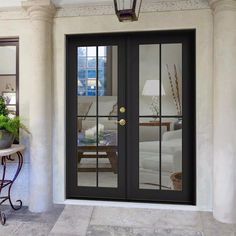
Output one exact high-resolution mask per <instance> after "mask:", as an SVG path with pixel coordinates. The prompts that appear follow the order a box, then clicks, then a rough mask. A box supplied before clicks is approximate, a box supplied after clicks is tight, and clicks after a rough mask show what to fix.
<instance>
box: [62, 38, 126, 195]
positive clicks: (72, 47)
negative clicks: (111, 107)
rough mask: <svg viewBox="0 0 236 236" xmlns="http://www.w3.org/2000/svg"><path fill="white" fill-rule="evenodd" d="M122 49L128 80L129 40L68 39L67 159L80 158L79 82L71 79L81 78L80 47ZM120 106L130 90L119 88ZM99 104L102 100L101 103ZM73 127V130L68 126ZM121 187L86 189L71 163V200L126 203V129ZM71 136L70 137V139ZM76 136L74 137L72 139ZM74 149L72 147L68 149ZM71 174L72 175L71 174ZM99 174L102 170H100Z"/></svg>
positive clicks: (121, 84) (121, 65)
mask: <svg viewBox="0 0 236 236" xmlns="http://www.w3.org/2000/svg"><path fill="white" fill-rule="evenodd" d="M112 45H114V46H118V78H125V77H126V75H125V71H126V69H125V66H126V61H125V60H124V58H125V40H124V39H123V37H121V36H118V35H117V36H116V37H113V35H89V36H88V35H80V36H78V35H76V36H67V68H68V70H67V80H66V88H67V89H66V91H67V94H66V114H67V119H66V124H67V128H66V137H67V139H66V147H67V149H66V153H67V157H68V156H72V157H76V156H77V126H76V124H77V109H76V108H77V80H71V79H69V78H76V77H77V66H76V65H77V53H76V52H77V47H83V46H112ZM125 87H126V86H125V80H122V79H118V88H125ZM118 93H119V94H118V105H119V107H120V106H125V107H126V91H124V89H118ZM96 104H98V101H97V103H96ZM118 119H126V114H122V113H119V114H118ZM68 124H69V127H68ZM118 135H119V137H118V150H119V154H118V155H119V160H118V188H104V187H98V186H97V187H82V186H79V187H78V186H77V159H76V158H73V159H71V160H70V161H67V164H66V170H67V179H66V186H67V192H66V195H67V198H78V196H80V198H81V199H82V198H91V196H94V198H97V199H104V196H106V199H118V200H119V199H120V200H124V196H125V191H126V189H125V180H126V171H125V168H126V167H125V153H126V139H125V138H122V137H126V129H125V127H121V126H118ZM68 137H70V138H68ZM71 137H72V138H71ZM68 147H70V148H68ZM68 173H70V174H68ZM97 173H98V169H97Z"/></svg>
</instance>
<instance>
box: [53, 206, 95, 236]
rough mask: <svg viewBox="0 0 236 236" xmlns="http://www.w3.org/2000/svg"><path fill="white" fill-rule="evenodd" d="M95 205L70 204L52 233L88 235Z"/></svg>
mask: <svg viewBox="0 0 236 236" xmlns="http://www.w3.org/2000/svg"><path fill="white" fill-rule="evenodd" d="M92 211H93V207H89V206H73V205H68V206H66V207H65V209H64V210H63V212H62V213H61V215H60V217H59V219H58V220H57V222H56V224H55V225H54V227H53V229H52V230H51V232H50V235H58V234H62V235H77V236H84V235H86V231H87V227H88V225H89V222H90V218H91V215H92Z"/></svg>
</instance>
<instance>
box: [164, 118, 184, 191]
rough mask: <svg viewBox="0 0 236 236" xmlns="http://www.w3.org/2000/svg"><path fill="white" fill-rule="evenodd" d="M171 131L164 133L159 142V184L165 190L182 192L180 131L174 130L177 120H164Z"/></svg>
mask: <svg viewBox="0 0 236 236" xmlns="http://www.w3.org/2000/svg"><path fill="white" fill-rule="evenodd" d="M163 122H165V123H170V124H171V126H170V127H171V130H170V131H166V132H164V134H163V135H162V142H161V159H162V161H161V182H162V185H163V186H166V187H167V188H162V189H166V190H176V191H181V190H182V129H178V130H174V129H173V128H174V125H175V123H176V122H178V119H177V118H172V119H165V120H164V121H163Z"/></svg>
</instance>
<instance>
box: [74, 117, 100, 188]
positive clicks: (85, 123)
mask: <svg viewBox="0 0 236 236" xmlns="http://www.w3.org/2000/svg"><path fill="white" fill-rule="evenodd" d="M77 127H78V139H77V146H78V186H96V183H97V182H96V170H97V148H96V146H97V136H96V118H91V117H86V118H85V117H82V118H80V117H79V118H78V119H77Z"/></svg>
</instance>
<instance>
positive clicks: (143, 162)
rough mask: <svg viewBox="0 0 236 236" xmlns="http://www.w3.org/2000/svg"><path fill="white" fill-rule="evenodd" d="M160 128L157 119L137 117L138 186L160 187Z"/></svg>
mask: <svg viewBox="0 0 236 236" xmlns="http://www.w3.org/2000/svg"><path fill="white" fill-rule="evenodd" d="M159 137H160V129H159V119H156V120H152V118H140V119H139V188H141V189H159V187H160V181H159V177H160V172H159V169H160V156H159V150H160V138H159Z"/></svg>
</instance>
